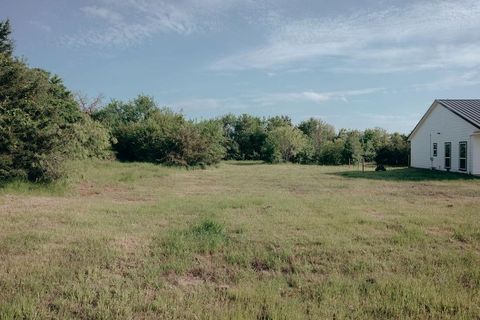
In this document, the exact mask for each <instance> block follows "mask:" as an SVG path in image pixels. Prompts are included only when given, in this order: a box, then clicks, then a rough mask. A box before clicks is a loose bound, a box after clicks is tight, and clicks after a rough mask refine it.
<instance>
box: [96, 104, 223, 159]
mask: <svg viewBox="0 0 480 320" xmlns="http://www.w3.org/2000/svg"><path fill="white" fill-rule="evenodd" d="M92 117H93V118H94V119H96V120H98V121H100V122H101V123H103V124H104V125H105V126H106V127H108V128H110V130H111V134H112V136H113V137H114V138H115V140H116V141H115V143H114V145H113V148H114V150H115V151H116V154H117V157H118V159H120V160H124V161H146V162H155V163H166V164H172V165H182V166H197V165H199V166H205V165H211V164H215V163H217V162H219V161H220V160H222V158H223V157H224V155H225V147H224V142H223V139H224V137H223V130H222V125H221V123H220V121H213V120H210V121H202V122H193V121H188V120H186V119H185V118H184V116H183V115H181V114H178V113H175V112H173V111H171V110H169V109H166V108H163V109H161V108H158V107H157V106H156V104H155V101H154V100H153V98H151V97H148V96H138V97H137V98H136V99H134V100H132V101H129V102H122V101H116V100H115V101H112V102H111V103H109V104H108V105H107V106H106V107H105V108H102V109H100V110H97V111H95V112H93V114H92Z"/></svg>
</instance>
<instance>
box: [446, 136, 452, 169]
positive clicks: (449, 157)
mask: <svg viewBox="0 0 480 320" xmlns="http://www.w3.org/2000/svg"><path fill="white" fill-rule="evenodd" d="M451 167H452V143H451V142H445V169H447V170H448V169H450V168H451Z"/></svg>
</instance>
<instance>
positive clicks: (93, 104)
mask: <svg viewBox="0 0 480 320" xmlns="http://www.w3.org/2000/svg"><path fill="white" fill-rule="evenodd" d="M104 99H105V97H104V96H103V95H102V94H99V95H97V96H95V97H93V98H91V97H89V96H88V95H87V94H85V93H82V92H76V93H75V101H76V102H77V104H78V105H79V107H80V109H81V110H82V111H83V112H85V113H86V114H88V115H92V114H94V113H95V112H96V111H97V110H99V109H101V106H102V104H103V100H104Z"/></svg>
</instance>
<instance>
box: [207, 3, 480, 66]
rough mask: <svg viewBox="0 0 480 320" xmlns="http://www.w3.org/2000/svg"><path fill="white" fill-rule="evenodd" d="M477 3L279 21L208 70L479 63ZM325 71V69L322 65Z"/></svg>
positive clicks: (412, 6) (422, 5)
mask: <svg viewBox="0 0 480 320" xmlns="http://www.w3.org/2000/svg"><path fill="white" fill-rule="evenodd" d="M479 16H480V1H477V0H441V1H420V2H415V3H414V4H410V5H406V6H405V7H392V8H389V9H385V10H382V11H376V12H360V13H357V14H353V15H349V16H335V17H332V18H316V19H302V20H290V21H288V20H287V21H285V20H286V19H284V21H282V23H281V24H278V25H276V26H275V27H274V28H273V31H272V32H271V33H270V34H269V36H268V39H267V42H266V44H264V45H262V46H259V47H257V48H254V49H251V50H246V51H244V52H241V53H238V54H234V55H231V56H227V57H225V58H223V59H221V60H219V61H217V62H216V63H214V64H213V66H212V68H213V69H217V70H218V69H220V70H223V69H233V70H242V69H251V68H253V69H271V68H278V67H285V66H289V65H291V64H293V63H298V62H304V61H307V62H310V63H314V64H315V65H320V66H322V59H330V58H334V59H339V60H340V61H341V64H342V69H339V68H336V70H337V71H338V70H341V71H361V72H373V73H378V72H392V71H403V70H417V69H434V68H447V67H472V66H478V65H479V64H480V43H479V41H480V33H479V32H478V30H480V19H478V17H479ZM323 67H324V68H330V67H328V66H323Z"/></svg>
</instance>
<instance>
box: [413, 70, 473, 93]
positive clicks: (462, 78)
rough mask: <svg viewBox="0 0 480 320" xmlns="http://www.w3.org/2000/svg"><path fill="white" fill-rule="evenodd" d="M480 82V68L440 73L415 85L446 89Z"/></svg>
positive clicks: (415, 86)
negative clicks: (453, 72)
mask: <svg viewBox="0 0 480 320" xmlns="http://www.w3.org/2000/svg"><path fill="white" fill-rule="evenodd" d="M478 84H480V70H479V69H475V70H470V71H466V72H464V73H455V74H447V75H440V76H437V77H436V78H435V80H433V81H431V82H427V83H418V84H415V85H413V87H414V88H415V89H417V90H446V89H451V88H456V87H467V86H474V85H478Z"/></svg>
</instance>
